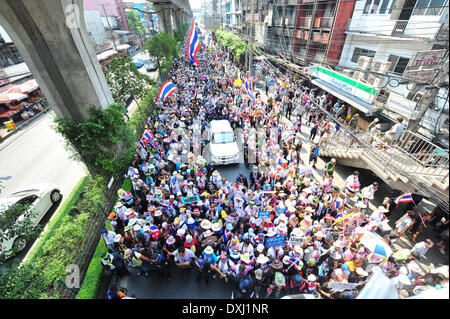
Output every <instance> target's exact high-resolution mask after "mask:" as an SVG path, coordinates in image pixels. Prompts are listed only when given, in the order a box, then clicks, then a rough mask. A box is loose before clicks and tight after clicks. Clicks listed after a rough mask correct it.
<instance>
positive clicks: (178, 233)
mask: <svg viewBox="0 0 450 319" xmlns="http://www.w3.org/2000/svg"><path fill="white" fill-rule="evenodd" d="M185 232H186V231H185V230H184V228H179V229H178V230H177V235H178V236H183V235H184V233H185Z"/></svg>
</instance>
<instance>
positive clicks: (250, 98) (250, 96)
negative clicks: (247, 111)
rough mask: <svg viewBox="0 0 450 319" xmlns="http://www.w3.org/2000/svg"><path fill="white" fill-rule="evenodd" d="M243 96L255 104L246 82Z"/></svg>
mask: <svg viewBox="0 0 450 319" xmlns="http://www.w3.org/2000/svg"><path fill="white" fill-rule="evenodd" d="M245 96H246V97H247V98H248V99H249V100H250V101H252V102H253V103H254V102H255V97H254V95H253V92H252V90H251V86H250V84H249V83H248V81H245Z"/></svg>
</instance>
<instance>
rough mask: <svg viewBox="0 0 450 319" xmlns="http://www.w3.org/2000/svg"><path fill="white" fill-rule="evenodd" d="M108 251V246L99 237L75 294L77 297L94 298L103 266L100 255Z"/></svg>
mask: <svg viewBox="0 0 450 319" xmlns="http://www.w3.org/2000/svg"><path fill="white" fill-rule="evenodd" d="M104 252H108V247H106V246H105V244H104V242H103V239H100V240H99V242H98V245H97V248H96V250H95V253H94V256H93V257H92V260H91V263H90V264H89V268H88V270H87V272H86V276H85V277H84V280H83V283H82V284H81V287H80V290H79V291H78V294H77V299H95V298H96V296H97V293H98V288H99V286H100V282H101V279H102V275H103V274H104V272H103V267H102V264H101V255H102V253H104Z"/></svg>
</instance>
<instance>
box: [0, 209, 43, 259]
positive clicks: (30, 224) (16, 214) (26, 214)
mask: <svg viewBox="0 0 450 319" xmlns="http://www.w3.org/2000/svg"><path fill="white" fill-rule="evenodd" d="M30 205H31V203H21V202H18V203H16V204H13V205H11V206H9V207H7V208H6V209H5V210H4V211H0V244H1V243H2V242H6V241H8V240H11V239H14V238H16V237H17V238H19V237H20V238H23V239H24V240H26V241H29V240H31V239H33V238H36V237H37V236H38V235H39V234H40V232H41V231H42V226H41V225H36V224H35V218H36V217H37V215H38V212H37V211H35V210H32V209H30ZM2 252H3V253H4V254H2V258H5V257H6V255H15V254H16V253H17V252H18V247H16V245H15V244H13V247H12V249H10V250H6V249H3V250H2Z"/></svg>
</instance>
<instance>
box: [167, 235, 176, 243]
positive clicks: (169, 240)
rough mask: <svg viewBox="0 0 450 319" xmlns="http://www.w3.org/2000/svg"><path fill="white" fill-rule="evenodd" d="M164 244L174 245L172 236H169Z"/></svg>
mask: <svg viewBox="0 0 450 319" xmlns="http://www.w3.org/2000/svg"><path fill="white" fill-rule="evenodd" d="M166 243H167V245H173V244H174V243H175V238H173V236H170V237H169V238H167V240H166Z"/></svg>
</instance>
